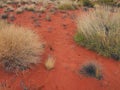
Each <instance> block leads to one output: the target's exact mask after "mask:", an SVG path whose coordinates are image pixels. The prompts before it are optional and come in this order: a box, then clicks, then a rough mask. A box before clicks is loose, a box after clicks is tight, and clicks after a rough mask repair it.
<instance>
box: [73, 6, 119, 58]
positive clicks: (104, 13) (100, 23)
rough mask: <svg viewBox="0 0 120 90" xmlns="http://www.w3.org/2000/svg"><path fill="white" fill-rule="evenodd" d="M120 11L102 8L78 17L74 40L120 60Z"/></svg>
mask: <svg viewBox="0 0 120 90" xmlns="http://www.w3.org/2000/svg"><path fill="white" fill-rule="evenodd" d="M119 27H120V11H119V9H111V8H108V7H107V8H105V7H104V8H100V9H96V10H94V11H90V12H88V13H87V14H86V15H85V14H84V16H80V17H78V20H77V30H78V32H77V34H76V35H75V37H74V39H75V41H76V42H77V43H79V44H80V45H81V46H84V47H87V48H88V49H90V50H94V51H96V52H98V53H99V54H101V55H104V56H108V57H112V58H114V59H116V60H119V59H120V47H119V46H120V28H119Z"/></svg>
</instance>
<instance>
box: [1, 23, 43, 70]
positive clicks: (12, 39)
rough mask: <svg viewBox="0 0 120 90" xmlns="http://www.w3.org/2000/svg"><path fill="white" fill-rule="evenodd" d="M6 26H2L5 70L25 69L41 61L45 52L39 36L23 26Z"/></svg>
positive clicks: (2, 51) (2, 60) (2, 56)
mask: <svg viewBox="0 0 120 90" xmlns="http://www.w3.org/2000/svg"><path fill="white" fill-rule="evenodd" d="M4 24H5V23H4ZM0 25H2V23H1V24H0ZM4 26H5V27H3V28H0V63H1V65H2V66H3V67H4V68H5V70H7V71H16V70H25V69H27V68H29V67H30V65H31V64H37V63H39V61H40V55H41V54H42V53H43V43H42V41H41V39H40V38H39V36H38V35H37V34H36V33H35V32H33V31H31V30H27V29H25V28H22V27H17V26H14V25H9V26H8V25H4Z"/></svg>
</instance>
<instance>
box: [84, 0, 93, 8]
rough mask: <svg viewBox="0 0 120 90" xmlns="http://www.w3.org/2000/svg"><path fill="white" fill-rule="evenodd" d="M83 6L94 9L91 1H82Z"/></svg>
mask: <svg viewBox="0 0 120 90" xmlns="http://www.w3.org/2000/svg"><path fill="white" fill-rule="evenodd" d="M82 3H83V6H85V7H94V4H93V3H92V2H91V1H90V0H82Z"/></svg>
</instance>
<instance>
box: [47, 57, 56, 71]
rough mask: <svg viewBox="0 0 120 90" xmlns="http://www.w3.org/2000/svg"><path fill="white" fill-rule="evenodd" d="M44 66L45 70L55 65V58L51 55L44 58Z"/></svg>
mask: <svg viewBox="0 0 120 90" xmlns="http://www.w3.org/2000/svg"><path fill="white" fill-rule="evenodd" d="M45 67H46V69H47V70H51V69H53V68H54V67H55V59H54V58H53V57H52V56H49V57H48V59H47V60H46V62H45Z"/></svg>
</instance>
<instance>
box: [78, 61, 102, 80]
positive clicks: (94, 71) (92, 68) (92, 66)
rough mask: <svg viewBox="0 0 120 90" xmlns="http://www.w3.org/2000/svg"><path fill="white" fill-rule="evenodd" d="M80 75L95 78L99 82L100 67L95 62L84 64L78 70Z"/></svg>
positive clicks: (100, 75)
mask: <svg viewBox="0 0 120 90" xmlns="http://www.w3.org/2000/svg"><path fill="white" fill-rule="evenodd" d="M80 73H81V74H84V75H86V76H90V77H95V78H97V79H99V80H100V79H102V77H103V76H102V73H101V68H100V66H99V65H98V64H97V63H95V62H89V63H86V64H84V65H83V66H82V68H81V70H80Z"/></svg>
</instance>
